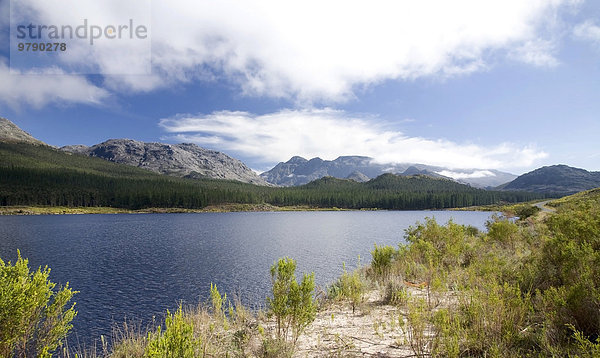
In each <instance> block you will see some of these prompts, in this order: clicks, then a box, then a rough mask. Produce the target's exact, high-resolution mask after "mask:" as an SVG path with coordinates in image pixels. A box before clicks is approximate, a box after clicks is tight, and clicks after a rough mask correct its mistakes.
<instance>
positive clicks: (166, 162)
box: [61, 139, 268, 185]
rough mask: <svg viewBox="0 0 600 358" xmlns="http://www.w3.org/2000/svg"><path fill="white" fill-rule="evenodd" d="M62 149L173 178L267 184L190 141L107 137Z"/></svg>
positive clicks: (233, 161)
mask: <svg viewBox="0 0 600 358" xmlns="http://www.w3.org/2000/svg"><path fill="white" fill-rule="evenodd" d="M61 150H63V151H65V152H70V153H76V154H81V155H87V156H90V157H97V158H102V159H105V160H108V161H111V162H115V163H120V164H126V165H131V166H135V167H139V168H143V169H148V170H151V171H153V172H155V173H159V174H166V175H171V176H176V177H186V178H192V179H198V178H212V179H226V180H238V181H241V182H244V183H252V184H257V185H268V184H267V182H265V181H264V179H262V178H261V177H259V176H258V175H257V174H256V173H255V172H254V171H252V170H251V169H250V168H248V167H247V166H246V165H245V164H244V163H242V162H241V161H239V160H237V159H234V158H231V157H230V156H228V155H226V154H224V153H221V152H218V151H215V150H208V149H205V148H201V147H199V146H197V145H195V144H191V143H181V144H167V143H155V142H150V143H148V142H140V141H136V140H132V139H110V140H107V141H105V142H103V143H100V144H96V145H94V146H91V147H87V146H84V145H74V146H65V147H62V148H61Z"/></svg>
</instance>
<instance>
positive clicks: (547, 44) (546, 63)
mask: <svg viewBox="0 0 600 358" xmlns="http://www.w3.org/2000/svg"><path fill="white" fill-rule="evenodd" d="M555 51H556V45H555V43H554V42H553V41H550V40H541V39H536V40H531V41H527V42H525V43H524V44H523V45H521V46H519V47H517V48H515V49H513V50H512V51H511V52H510V53H509V57H511V58H513V59H515V60H518V61H521V62H523V63H527V64H530V65H534V66H538V67H554V66H557V65H558V64H559V61H558V60H557V59H556V57H555V56H554V55H553V53H554V52H555Z"/></svg>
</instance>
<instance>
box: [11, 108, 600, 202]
mask: <svg viewBox="0 0 600 358" xmlns="http://www.w3.org/2000/svg"><path fill="white" fill-rule="evenodd" d="M0 142H5V143H26V144H32V145H36V146H48V145H47V144H45V143H44V142H42V141H40V140H38V139H36V138H34V137H33V136H31V135H30V134H29V133H27V132H25V131H23V130H21V129H20V128H19V127H18V126H16V125H15V124H14V123H12V122H10V121H9V120H7V119H5V118H1V117H0ZM48 147H49V148H53V147H51V146H48ZM60 151H62V152H63V153H68V154H71V155H81V156H86V157H95V158H101V159H104V160H106V161H110V162H113V163H119V164H125V165H128V166H133V167H138V168H143V169H147V170H149V171H152V172H154V173H158V174H166V175H169V176H175V177H181V178H186V179H225V180H235V181H239V182H244V183H250V184H255V185H260V186H273V185H275V186H284V187H285V186H299V185H303V184H307V183H309V182H312V181H314V180H317V179H320V178H324V177H334V178H340V179H349V180H352V181H354V182H359V183H362V182H367V181H370V180H373V179H374V178H377V177H379V176H381V175H383V174H387V173H394V174H397V175H400V176H415V175H417V176H427V177H433V178H441V179H450V180H454V181H456V182H459V183H463V184H468V185H470V186H472V187H477V188H485V189H494V190H504V191H528V192H535V193H542V194H546V195H555V196H556V195H568V194H572V193H576V192H579V191H583V190H588V189H592V188H596V187H600V172H589V171H586V170H584V169H579V168H573V167H569V166H566V165H554V166H547V167H542V168H539V169H536V170H534V171H532V172H529V173H526V174H523V175H521V176H519V177H517V176H515V175H513V174H510V173H505V172H501V171H497V170H487V169H469V170H465V169H461V170H451V169H448V168H443V167H436V166H429V165H424V164H411V163H402V164H381V163H377V162H376V161H374V160H373V158H370V157H365V156H341V157H338V158H337V159H335V160H323V159H321V158H312V159H310V160H307V159H305V158H302V157H299V156H295V157H292V158H291V159H290V160H288V161H287V162H285V163H284V162H281V163H279V164H277V165H276V166H275V167H274V168H272V169H271V170H268V171H266V172H264V173H262V174H261V175H260V176H259V175H257V174H256V173H255V172H254V171H253V170H251V169H250V168H249V167H247V166H246V165H245V164H244V163H242V162H241V161H239V160H237V159H234V158H232V157H230V156H228V155H226V154H224V153H221V152H218V151H214V150H209V149H205V148H201V147H199V146H197V145H195V144H190V143H181V144H166V143H156V142H140V141H136V140H132V139H110V140H107V141H105V142H103V143H99V144H96V145H93V146H85V145H70V146H65V147H62V148H60Z"/></svg>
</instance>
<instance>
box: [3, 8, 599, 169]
mask: <svg viewBox="0 0 600 358" xmlns="http://www.w3.org/2000/svg"><path fill="white" fill-rule="evenodd" d="M22 1H30V2H31V6H32V7H35V8H36V9H37V10H39V11H38V14H39V16H40V20H39V21H47V22H48V21H53V22H52V23H56V22H57V21H59V20H57V18H56V16H58V15H57V14H55V13H54V12H57V10H56V8H55V7H52V6H49V5H48V3H49V1H41V0H22ZM63 1H64V0H63ZM140 1H142V2H140V3H143V1H144V0H140ZM50 3H51V2H50ZM96 3H99V2H96ZM108 3H109V2H108V0H107V3H106V4H107V10H106V13H107V14H109V15H110V11H109V10H110V9H108V8H109V6H108ZM283 3H285V4H283ZM78 4H80V6H81V8H80V9H79V10H78V11H75V12H71V13H70V15H69V16H70V18H64V17H62V18H60V21H63V22H67V23H75V24H76V23H79V22H80V19H81V18H82V17H85V18H92V20H94V19H93V16H92V14H96V13H99V12H102V11H98V9H95V8H94V9H92V8H86V7H85V2H81V1H80V2H79V3H78ZM81 4H84V5H81ZM101 4H102V3H101ZM52 5H53V6H56V4H52ZM95 6H98V4H96V5H95ZM8 9H9V8H8V1H6V0H0V10H1V12H0V13H1V14H2V19H0V24H1V25H2V32H1V33H0V41H1V43H2V44H3V46H2V51H0V116H3V117H6V118H8V119H10V120H12V121H13V122H15V123H16V124H17V125H19V126H20V127H21V128H23V129H25V130H26V131H28V132H30V133H31V134H32V135H34V136H35V137H37V138H39V139H41V140H43V141H45V142H46V143H49V144H51V145H55V146H63V145H67V144H87V145H92V144H96V143H99V142H102V141H104V140H106V139H109V138H132V139H138V140H143V141H163V142H169V143H177V142H182V141H186V142H195V143H197V144H199V145H201V146H203V147H207V148H212V149H216V150H220V151H223V152H225V153H227V154H229V155H231V156H233V157H236V158H239V159H241V160H243V161H244V162H245V163H247V164H248V165H249V166H250V167H252V168H254V169H256V170H259V171H260V170H266V169H270V168H271V167H272V166H274V165H275V164H276V163H277V162H279V161H286V160H288V159H289V158H290V157H291V156H292V155H302V156H305V157H313V156H320V157H321V158H323V159H335V158H336V157H337V156H339V155H368V156H372V157H374V158H375V159H376V160H377V161H379V162H417V163H424V164H432V165H441V166H446V167H450V168H454V169H457V170H459V169H461V168H463V169H466V168H481V169H499V170H503V171H509V172H512V173H515V174H521V173H523V172H526V171H529V170H532V169H534V168H537V167H540V166H543V165H550V164H559V163H562V164H568V165H572V166H576V167H582V168H585V169H588V170H600V146H598V142H599V140H598V137H600V117H599V114H600V2H597V1H574V0H571V1H568V0H564V1H561V0H552V1H550V0H549V1H533V0H532V1H522V0H519V1H517V0H515V1H494V0H489V1H467V0H464V1H462V0H456V1H451V2H449V1H433V0H431V1H422V2H418V3H416V4H415V3H414V2H409V1H406V2H392V1H369V2H358V1H357V2H347V1H345V2H344V1H331V2H328V3H325V4H323V2H317V1H314V2H313V1H303V2H277V1H244V2H241V1H240V2H235V1H220V2H218V3H215V2H213V1H184V0H177V1H166V0H164V1H162V0H153V1H152V4H151V11H152V20H151V29H152V32H151V38H150V39H151V41H152V73H151V74H149V75H138V74H136V75H112V74H110V73H109V71H108V70H106V69H110V70H113V69H115V68H117V69H121V70H123V69H124V71H121V72H122V73H123V72H124V73H127V69H128V68H131V65H128V63H130V62H128V61H130V60H131V58H132V57H134V56H133V55H131V54H128V53H125V54H123V55H122V56H115V52H110V53H108V52H105V53H103V52H101V51H102V50H101V49H94V50H95V51H97V52H95V53H94V56H92V57H90V56H83V55H81V57H77V56H79V55H77V54H72V55H70V56H71V58H69V61H71V62H76V61H87V62H90V61H92V62H93V61H95V62H97V63H95V64H96V65H97V66H98V68H100V69H101V70H99V71H98V72H99V73H98V74H95V75H71V74H67V71H66V70H62V69H61V67H60V65H61V64H60V63H59V64H57V65H58V69H57V68H53V69H52V70H48V69H39V68H38V69H27V68H25V69H23V68H20V69H18V70H17V71H14V70H13V72H12V73H10V68H9V56H10V48H9V29H10V21H9V13H10V11H9V10H8ZM111 9H112V8H111ZM117 9H118V8H117ZM101 10H104V9H101ZM112 11H119V10H114V9H113V10H112ZM113 15H114V14H113ZM120 15H123V14H120ZM61 16H66V15H61ZM107 16H108V15H107ZM95 21H97V22H101V21H102V19H95ZM106 51H109V50H106ZM111 55H112V56H111ZM118 66H122V67H121V68H119V67H118ZM127 66H130V67H127ZM15 72H16V73H15ZM34 72H35V73H34ZM117 72H118V71H117Z"/></svg>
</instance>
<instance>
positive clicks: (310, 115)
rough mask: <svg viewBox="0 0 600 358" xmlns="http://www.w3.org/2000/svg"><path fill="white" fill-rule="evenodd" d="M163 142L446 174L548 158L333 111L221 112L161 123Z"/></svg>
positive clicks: (257, 156) (262, 158)
mask: <svg viewBox="0 0 600 358" xmlns="http://www.w3.org/2000/svg"><path fill="white" fill-rule="evenodd" d="M160 126H161V127H162V128H163V129H164V130H165V131H167V132H168V133H169V135H168V136H166V137H165V138H164V139H171V140H176V141H180V142H193V143H197V144H199V145H202V146H207V147H217V148H219V149H220V150H224V151H226V152H231V153H236V154H237V155H239V156H243V157H246V158H252V159H254V160H255V161H259V162H261V163H264V164H273V163H276V162H279V161H284V160H287V159H289V158H290V157H292V156H294V155H300V156H303V157H307V158H312V157H317V156H318V157H321V158H323V159H335V158H336V157H337V156H340V155H367V156H370V157H373V158H374V159H375V160H376V161H377V162H380V163H423V164H429V165H439V166H445V167H449V168H487V169H506V168H519V167H526V166H530V165H532V164H533V163H534V162H536V161H537V160H539V159H541V158H545V157H546V156H547V154H546V153H544V152H543V151H540V150H538V149H536V148H535V147H531V146H517V145H515V144H511V143H501V144H497V145H490V146H480V145H475V144H469V143H455V142H452V141H448V140H442V139H438V140H433V139H427V138H423V137H411V136H408V135H405V134H404V133H402V132H400V131H398V130H391V129H389V126H387V125H386V124H385V123H382V122H380V121H377V120H376V119H374V118H372V117H365V116H358V115H351V114H349V113H346V112H344V111H340V110H334V109H328V108H326V109H311V110H282V111H279V112H275V113H268V114H263V115H255V114H251V113H248V112H231V111H220V112H214V113H211V114H206V115H202V114H198V115H189V114H188V115H177V116H174V117H171V118H164V119H162V120H160Z"/></svg>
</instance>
